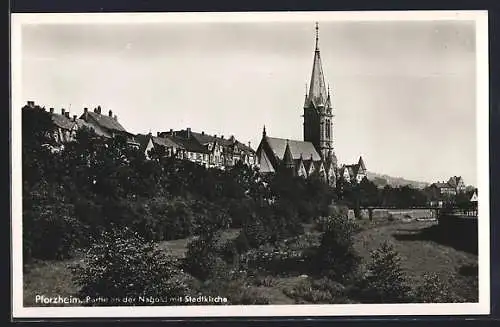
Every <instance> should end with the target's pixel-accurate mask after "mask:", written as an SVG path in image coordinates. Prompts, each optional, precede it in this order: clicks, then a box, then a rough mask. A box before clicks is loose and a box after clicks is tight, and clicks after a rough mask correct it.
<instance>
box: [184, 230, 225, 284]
mask: <svg viewBox="0 0 500 327" xmlns="http://www.w3.org/2000/svg"><path fill="white" fill-rule="evenodd" d="M218 259H219V257H218V255H217V248H216V247H215V241H214V240H213V239H209V238H206V237H197V238H195V239H193V240H192V241H190V242H189V243H188V246H187V252H186V257H185V259H184V263H183V267H184V269H185V270H186V271H187V272H189V273H190V274H191V275H193V276H194V277H196V278H199V279H201V280H207V279H209V278H210V277H211V276H212V275H213V274H214V270H215V268H216V264H217V263H220V262H219V261H218Z"/></svg>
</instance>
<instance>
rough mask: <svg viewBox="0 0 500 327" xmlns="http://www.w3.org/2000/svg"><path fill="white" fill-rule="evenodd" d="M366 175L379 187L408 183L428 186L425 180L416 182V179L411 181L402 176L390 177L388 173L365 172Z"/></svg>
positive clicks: (414, 185) (413, 185)
mask: <svg viewBox="0 0 500 327" xmlns="http://www.w3.org/2000/svg"><path fill="white" fill-rule="evenodd" d="M366 176H367V177H368V179H369V180H371V181H372V182H374V183H375V185H377V186H379V187H384V186H386V185H390V186H392V187H398V186H404V185H409V186H411V187H414V188H420V189H422V188H424V187H426V186H429V185H430V184H429V183H426V182H418V181H412V180H408V179H404V178H402V177H392V176H389V175H385V174H378V173H374V172H370V171H368V172H366Z"/></svg>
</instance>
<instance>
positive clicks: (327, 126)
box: [326, 119, 330, 139]
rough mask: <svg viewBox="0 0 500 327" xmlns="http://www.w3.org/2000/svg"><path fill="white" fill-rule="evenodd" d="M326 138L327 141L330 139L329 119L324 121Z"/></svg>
mask: <svg viewBox="0 0 500 327" xmlns="http://www.w3.org/2000/svg"><path fill="white" fill-rule="evenodd" d="M326 138H327V139H329V138H330V120H329V119H327V120H326Z"/></svg>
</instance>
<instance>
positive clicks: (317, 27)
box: [315, 22, 319, 51]
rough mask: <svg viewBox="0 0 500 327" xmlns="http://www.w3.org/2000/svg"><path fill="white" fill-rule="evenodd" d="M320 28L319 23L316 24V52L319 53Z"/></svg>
mask: <svg viewBox="0 0 500 327" xmlns="http://www.w3.org/2000/svg"><path fill="white" fill-rule="evenodd" d="M318 43H319V26H318V22H316V49H315V51H319V44H318Z"/></svg>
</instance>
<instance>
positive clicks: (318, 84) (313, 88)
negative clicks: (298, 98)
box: [306, 23, 328, 107]
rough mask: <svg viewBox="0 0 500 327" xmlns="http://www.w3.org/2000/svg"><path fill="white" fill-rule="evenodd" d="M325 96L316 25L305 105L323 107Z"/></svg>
mask: <svg viewBox="0 0 500 327" xmlns="http://www.w3.org/2000/svg"><path fill="white" fill-rule="evenodd" d="M327 95H328V93H327V90H326V85H325V78H324V76H323V67H322V65H321V56H320V51H319V27H318V23H316V47H315V50H314V61H313V69H312V74H311V82H310V86H309V94H308V96H307V99H306V103H307V104H312V105H313V106H315V107H316V106H324V105H325V104H326V99H327Z"/></svg>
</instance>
